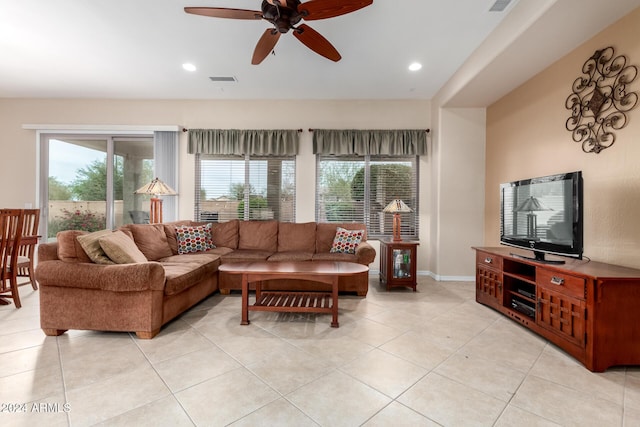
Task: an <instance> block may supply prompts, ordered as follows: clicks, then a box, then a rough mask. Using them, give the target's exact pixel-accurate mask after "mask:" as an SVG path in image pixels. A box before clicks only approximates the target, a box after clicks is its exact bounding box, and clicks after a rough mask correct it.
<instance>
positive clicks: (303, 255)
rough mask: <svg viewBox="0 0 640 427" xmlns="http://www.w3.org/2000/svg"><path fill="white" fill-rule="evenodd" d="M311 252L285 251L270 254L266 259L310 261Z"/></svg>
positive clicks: (311, 257)
mask: <svg viewBox="0 0 640 427" xmlns="http://www.w3.org/2000/svg"><path fill="white" fill-rule="evenodd" d="M312 259H313V252H304V251H285V252H277V253H275V254H273V255H271V256H270V257H269V258H268V259H267V261H311V260H312Z"/></svg>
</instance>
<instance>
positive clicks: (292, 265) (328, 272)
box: [219, 261, 369, 328]
mask: <svg viewBox="0 0 640 427" xmlns="http://www.w3.org/2000/svg"><path fill="white" fill-rule="evenodd" d="M219 270H220V271H224V272H226V273H230V274H241V275H242V321H241V322H240V324H241V325H248V324H249V323H250V322H249V310H251V311H278V312H288V313H293V312H295V313H331V314H332V315H333V319H332V321H331V326H332V327H334V328H337V327H338V326H339V323H338V279H339V278H340V276H353V275H355V274H359V273H364V272H366V271H369V267H367V266H366V265H361V264H356V263H352V262H334V261H293V262H269V261H260V262H230V263H227V264H222V265H221V266H220V267H219ZM273 279H299V280H309V281H313V282H321V283H328V284H330V285H331V286H332V291H331V292H307V291H305V290H299V291H262V281H264V280H273ZM249 283H255V284H256V300H255V304H253V305H251V306H250V305H249Z"/></svg>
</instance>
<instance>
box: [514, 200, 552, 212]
mask: <svg viewBox="0 0 640 427" xmlns="http://www.w3.org/2000/svg"><path fill="white" fill-rule="evenodd" d="M551 210H553V209H551V208H548V207H546V206H545V205H543V204H542V202H541V201H540V200H538V199H537V198H536V197H533V196H529V197H527V198H526V199H525V200H524V201H523V202H522V203H520V205H519V206H518V207H517V208H515V212H536V211H551Z"/></svg>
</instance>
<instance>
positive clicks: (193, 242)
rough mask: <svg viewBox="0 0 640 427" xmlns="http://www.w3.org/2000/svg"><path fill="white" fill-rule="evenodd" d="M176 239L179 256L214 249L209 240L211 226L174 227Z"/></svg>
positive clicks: (211, 241)
mask: <svg viewBox="0 0 640 427" xmlns="http://www.w3.org/2000/svg"><path fill="white" fill-rule="evenodd" d="M176 238H177V240H178V253H179V254H188V253H191V252H204V251H206V250H208V249H214V248H215V247H216V246H215V245H214V244H213V240H212V238H211V224H206V225H181V226H179V227H176Z"/></svg>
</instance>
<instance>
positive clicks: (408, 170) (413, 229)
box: [316, 155, 419, 239]
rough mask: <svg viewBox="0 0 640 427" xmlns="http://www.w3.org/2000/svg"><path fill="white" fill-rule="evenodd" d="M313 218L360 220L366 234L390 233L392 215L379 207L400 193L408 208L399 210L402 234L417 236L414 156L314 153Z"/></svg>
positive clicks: (416, 191)
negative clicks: (314, 192)
mask: <svg viewBox="0 0 640 427" xmlns="http://www.w3.org/2000/svg"><path fill="white" fill-rule="evenodd" d="M316 159H317V167H316V173H317V177H316V187H317V188H316V221H318V222H362V223H364V224H366V225H367V230H368V234H369V237H376V238H380V237H385V236H391V235H392V234H393V221H392V220H393V215H392V214H388V213H385V212H383V209H384V208H385V206H386V205H387V204H388V203H389V202H391V201H392V200H393V199H401V200H402V201H404V202H405V203H406V204H407V206H409V207H410V208H411V209H412V210H413V212H408V213H402V214H401V215H402V230H401V234H402V236H403V237H407V238H416V239H417V238H418V217H419V214H418V176H419V175H418V157H416V156H407V157H400V156H330V155H318V156H317V157H316Z"/></svg>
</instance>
